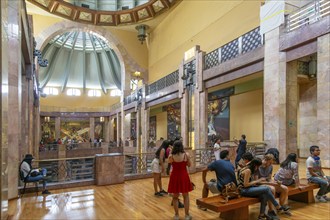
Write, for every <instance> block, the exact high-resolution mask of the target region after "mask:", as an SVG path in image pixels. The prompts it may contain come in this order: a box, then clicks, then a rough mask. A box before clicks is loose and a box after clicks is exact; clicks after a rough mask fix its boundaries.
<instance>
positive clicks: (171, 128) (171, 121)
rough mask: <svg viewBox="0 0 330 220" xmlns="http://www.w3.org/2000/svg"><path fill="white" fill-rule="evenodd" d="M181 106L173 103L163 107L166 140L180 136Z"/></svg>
mask: <svg viewBox="0 0 330 220" xmlns="http://www.w3.org/2000/svg"><path fill="white" fill-rule="evenodd" d="M180 109H181V104H180V103H175V104H171V105H167V106H164V107H163V111H166V112H167V138H168V139H170V140H173V139H175V138H176V137H180V136H181V110H180Z"/></svg>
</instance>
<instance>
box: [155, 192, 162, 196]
mask: <svg viewBox="0 0 330 220" xmlns="http://www.w3.org/2000/svg"><path fill="white" fill-rule="evenodd" d="M154 195H155V196H163V194H161V193H160V192H156V193H155V194H154Z"/></svg>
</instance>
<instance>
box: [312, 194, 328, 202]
mask: <svg viewBox="0 0 330 220" xmlns="http://www.w3.org/2000/svg"><path fill="white" fill-rule="evenodd" d="M315 198H316V199H317V200H318V201H319V202H327V200H326V199H325V198H323V196H319V195H316V196H315Z"/></svg>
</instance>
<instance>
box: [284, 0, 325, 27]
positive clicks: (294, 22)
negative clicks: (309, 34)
mask: <svg viewBox="0 0 330 220" xmlns="http://www.w3.org/2000/svg"><path fill="white" fill-rule="evenodd" d="M329 15H330V1H329V0H317V1H314V2H313V3H311V4H308V5H306V6H305V7H302V8H300V9H299V10H297V11H295V12H293V13H291V14H290V15H288V16H287V22H286V24H287V28H286V29H287V32H290V31H293V30H295V29H297V28H301V27H304V26H306V25H309V24H312V23H314V22H317V21H318V20H320V19H321V18H323V17H325V16H329Z"/></svg>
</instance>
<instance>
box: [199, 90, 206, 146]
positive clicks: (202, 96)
mask: <svg viewBox="0 0 330 220" xmlns="http://www.w3.org/2000/svg"><path fill="white" fill-rule="evenodd" d="M207 104H208V93H207V89H205V90H204V91H203V92H201V93H199V105H200V109H199V123H200V126H199V148H201V149H202V148H205V147H206V142H207V133H208V131H207V124H208V120H207Z"/></svg>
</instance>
